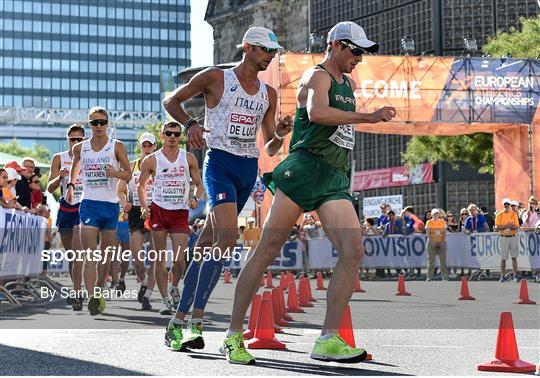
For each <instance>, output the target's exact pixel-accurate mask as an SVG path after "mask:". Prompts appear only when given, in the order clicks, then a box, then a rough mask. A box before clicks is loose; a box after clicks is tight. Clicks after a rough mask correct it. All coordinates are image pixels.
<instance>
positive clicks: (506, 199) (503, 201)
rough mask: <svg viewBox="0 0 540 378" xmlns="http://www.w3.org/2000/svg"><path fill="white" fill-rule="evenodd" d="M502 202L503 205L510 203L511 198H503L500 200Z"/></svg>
mask: <svg viewBox="0 0 540 378" xmlns="http://www.w3.org/2000/svg"><path fill="white" fill-rule="evenodd" d="M502 203H503V205H504V204H505V203H508V204H512V200H511V199H510V198H504V199H503V200H502Z"/></svg>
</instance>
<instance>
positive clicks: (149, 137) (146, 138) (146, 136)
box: [139, 133, 156, 144]
mask: <svg viewBox="0 0 540 378" xmlns="http://www.w3.org/2000/svg"><path fill="white" fill-rule="evenodd" d="M144 142H150V143H152V144H156V137H155V136H154V134H151V133H142V135H141V137H140V138H139V143H140V144H143V143H144Z"/></svg>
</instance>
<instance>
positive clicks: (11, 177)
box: [6, 168, 21, 181]
mask: <svg viewBox="0 0 540 378" xmlns="http://www.w3.org/2000/svg"><path fill="white" fill-rule="evenodd" d="M6 172H7V174H8V181H11V180H20V179H21V175H19V174H18V173H17V171H16V170H14V169H13V168H6Z"/></svg>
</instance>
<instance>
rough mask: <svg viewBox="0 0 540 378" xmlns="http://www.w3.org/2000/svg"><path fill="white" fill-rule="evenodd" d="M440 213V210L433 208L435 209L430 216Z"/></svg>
mask: <svg viewBox="0 0 540 378" xmlns="http://www.w3.org/2000/svg"><path fill="white" fill-rule="evenodd" d="M440 212H441V210H440V209H437V208H435V209H433V210H431V216H434V215H435V214H439V213H440Z"/></svg>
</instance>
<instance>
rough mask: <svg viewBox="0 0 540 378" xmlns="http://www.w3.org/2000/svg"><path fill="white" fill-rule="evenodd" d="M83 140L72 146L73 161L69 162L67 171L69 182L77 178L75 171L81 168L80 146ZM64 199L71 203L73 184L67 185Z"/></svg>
mask: <svg viewBox="0 0 540 378" xmlns="http://www.w3.org/2000/svg"><path fill="white" fill-rule="evenodd" d="M82 144H83V142H79V143H77V144H76V145H74V146H73V161H72V163H71V170H70V171H69V182H70V183H73V182H75V179H76V178H77V173H78V172H79V170H80V169H81V148H82ZM65 196H66V197H65V200H66V201H67V202H69V203H71V200H72V199H73V185H69V186H68V187H67V193H66V194H65Z"/></svg>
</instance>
